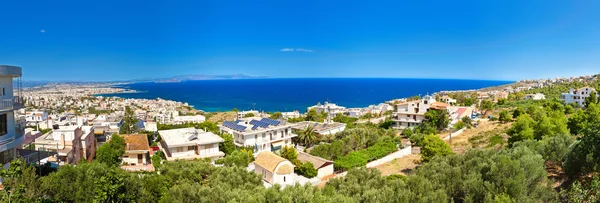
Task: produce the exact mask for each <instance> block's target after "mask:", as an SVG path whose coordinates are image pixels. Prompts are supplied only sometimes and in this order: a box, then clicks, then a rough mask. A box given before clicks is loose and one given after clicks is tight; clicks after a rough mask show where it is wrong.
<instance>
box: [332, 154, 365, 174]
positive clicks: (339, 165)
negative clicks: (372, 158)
mask: <svg viewBox="0 0 600 203" xmlns="http://www.w3.org/2000/svg"><path fill="white" fill-rule="evenodd" d="M368 159H369V157H368V156H367V155H366V154H365V153H362V151H356V152H350V154H348V155H346V156H343V157H340V158H339V159H337V160H335V161H334V163H333V166H334V167H335V168H336V169H337V170H340V169H343V170H349V169H351V168H355V167H360V166H366V165H367V160H368Z"/></svg>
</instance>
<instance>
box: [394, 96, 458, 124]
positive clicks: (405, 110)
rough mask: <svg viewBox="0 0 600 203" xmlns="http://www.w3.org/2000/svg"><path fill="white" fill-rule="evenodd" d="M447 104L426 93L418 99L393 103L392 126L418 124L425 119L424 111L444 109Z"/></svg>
mask: <svg viewBox="0 0 600 203" xmlns="http://www.w3.org/2000/svg"><path fill="white" fill-rule="evenodd" d="M447 106H448V104H446V103H442V102H436V101H435V99H434V98H433V97H432V96H429V95H426V96H424V97H423V99H421V100H418V101H410V102H404V103H400V104H395V110H394V113H393V117H392V121H394V123H395V124H394V126H393V127H394V128H396V129H404V128H413V127H415V126H417V125H420V124H421V123H422V122H423V120H424V119H425V113H426V112H427V111H429V109H430V108H432V107H433V108H436V109H438V108H439V109H445V108H446V107H447Z"/></svg>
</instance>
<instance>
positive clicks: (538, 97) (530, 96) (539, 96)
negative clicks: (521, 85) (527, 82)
mask: <svg viewBox="0 0 600 203" xmlns="http://www.w3.org/2000/svg"><path fill="white" fill-rule="evenodd" d="M543 99H546V96H545V95H544V94H542V93H536V94H526V95H525V100H543Z"/></svg>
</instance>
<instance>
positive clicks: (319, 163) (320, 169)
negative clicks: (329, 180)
mask: <svg viewBox="0 0 600 203" xmlns="http://www.w3.org/2000/svg"><path fill="white" fill-rule="evenodd" d="M297 159H298V161H301V162H310V163H312V164H313V166H314V167H315V169H317V177H318V178H323V177H325V176H329V175H332V174H333V169H334V168H333V161H330V160H327V159H324V158H321V157H318V156H313V155H310V154H308V153H304V152H301V151H298V158H297Z"/></svg>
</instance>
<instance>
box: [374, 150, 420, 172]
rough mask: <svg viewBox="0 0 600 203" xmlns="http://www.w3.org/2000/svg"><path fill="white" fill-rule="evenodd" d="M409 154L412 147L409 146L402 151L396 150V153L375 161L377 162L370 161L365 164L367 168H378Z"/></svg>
mask: <svg viewBox="0 0 600 203" xmlns="http://www.w3.org/2000/svg"><path fill="white" fill-rule="evenodd" d="M411 153H412V147H411V146H408V147H405V148H404V149H401V150H398V151H396V152H394V153H391V154H389V155H387V156H385V157H383V158H381V159H377V160H374V161H371V162H369V163H367V168H373V167H375V166H379V165H381V164H384V163H387V162H390V161H392V160H394V159H397V158H400V157H403V156H406V155H409V154H411Z"/></svg>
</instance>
